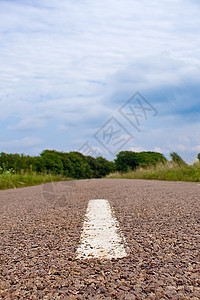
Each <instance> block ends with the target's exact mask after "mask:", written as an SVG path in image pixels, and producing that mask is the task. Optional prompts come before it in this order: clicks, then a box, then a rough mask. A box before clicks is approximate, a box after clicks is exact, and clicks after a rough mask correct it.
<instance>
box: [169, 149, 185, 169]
mask: <svg viewBox="0 0 200 300" xmlns="http://www.w3.org/2000/svg"><path fill="white" fill-rule="evenodd" d="M170 157H171V160H172V162H173V163H175V164H177V165H179V166H181V165H185V164H186V163H185V162H184V160H183V159H182V157H181V156H180V155H178V153H176V152H172V153H170Z"/></svg>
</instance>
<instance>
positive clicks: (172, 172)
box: [107, 162, 200, 182]
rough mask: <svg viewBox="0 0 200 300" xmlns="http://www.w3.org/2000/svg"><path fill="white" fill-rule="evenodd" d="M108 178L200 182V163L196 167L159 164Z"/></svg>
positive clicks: (113, 174) (116, 173) (111, 175)
mask: <svg viewBox="0 0 200 300" xmlns="http://www.w3.org/2000/svg"><path fill="white" fill-rule="evenodd" d="M107 178H126V179H154V180H168V181H191V182H200V163H199V162H197V163H195V164H194V165H192V166H190V165H182V166H179V165H177V164H173V163H171V162H168V163H166V164H159V165H157V166H151V167H148V168H138V169H136V170H135V171H129V172H127V173H119V172H115V173H112V174H110V175H108V176H107Z"/></svg>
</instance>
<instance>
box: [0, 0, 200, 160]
mask: <svg viewBox="0 0 200 300" xmlns="http://www.w3.org/2000/svg"><path fill="white" fill-rule="evenodd" d="M199 16H200V3H199V1H198V0H163V1H158V0H152V1H149V0H140V1H137V0H126V1H122V0H106V1H105V0H102V1H92V0H76V1H74V0H59V1H56V0H48V1H47V0H42V1H41V0H40V1H39V0H5V1H4V0H0V122H1V127H0V152H2V151H4V152H9V153H14V152H19V153H26V154H31V155H35V154H39V153H40V152H41V151H42V150H43V149H56V150H61V151H66V152H68V151H72V150H80V151H82V152H84V151H89V150H91V149H93V150H96V151H97V152H98V153H101V154H102V155H103V156H105V157H107V158H109V159H112V158H113V157H114V155H115V154H116V153H117V151H119V150H133V151H142V150H153V151H159V152H162V153H163V154H164V155H166V156H167V157H168V155H169V153H170V152H172V151H176V152H178V153H179V154H180V155H182V156H183V158H184V159H185V160H187V161H191V162H192V161H193V160H194V159H195V157H196V155H197V153H199V152H200V134H199V132H200V122H199V120H200V84H199V83H200V51H199V49H200V34H199V33H200V32H199V30H200V18H199ZM136 92H139V94H136V95H135V93H136ZM134 95H135V96H134ZM132 96H133V97H132ZM131 97H132V98H131ZM129 99H130V100H129ZM128 110H129V113H128ZM86 142H87V144H85V143H86ZM84 145H85V146H84ZM84 147H85V149H84ZM88 149H89V150H88ZM97 152H96V153H97Z"/></svg>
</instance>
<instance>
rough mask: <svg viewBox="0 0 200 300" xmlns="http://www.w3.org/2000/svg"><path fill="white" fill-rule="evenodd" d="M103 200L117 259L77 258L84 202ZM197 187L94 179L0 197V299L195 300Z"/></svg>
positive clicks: (198, 295)
mask: <svg viewBox="0 0 200 300" xmlns="http://www.w3.org/2000/svg"><path fill="white" fill-rule="evenodd" d="M92 199H106V200H108V203H109V204H110V206H111V208H112V213H113V216H114V217H115V218H116V220H117V221H118V224H119V226H120V230H119V231H120V232H121V234H123V237H124V239H123V246H124V249H125V251H126V255H125V256H124V257H121V258H112V259H105V258H102V257H101V258H98V257H95V258H89V259H80V258H78V256H77V249H78V248H79V247H80V245H81V243H82V242H81V234H82V233H83V231H82V228H83V224H84V222H85V221H86V219H85V214H86V211H87V207H88V203H89V200H92ZM199 202H200V184H198V183H184V182H164V181H163V182H161V181H145V180H126V179H122V180H121V179H94V180H80V181H73V182H65V183H55V184H45V185H41V186H34V187H28V188H22V189H15V190H14V189H13V190H7V191H1V192H0V218H1V223H0V234H1V240H0V255H1V256H0V263H1V266H0V299H14V300H15V299H158V300H161V299H184V300H185V299H193V300H195V299H196V300H197V299H200V276H199V270H200V259H199V258H200V255H199V253H200V252H199V250H200V244H199V232H200V222H199V217H200V203H199Z"/></svg>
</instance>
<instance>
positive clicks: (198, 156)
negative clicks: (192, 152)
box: [197, 153, 200, 161]
mask: <svg viewBox="0 0 200 300" xmlns="http://www.w3.org/2000/svg"><path fill="white" fill-rule="evenodd" d="M197 158H198V160H199V161H200V153H199V154H198V155H197Z"/></svg>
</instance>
